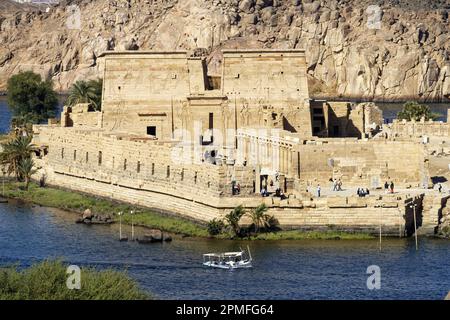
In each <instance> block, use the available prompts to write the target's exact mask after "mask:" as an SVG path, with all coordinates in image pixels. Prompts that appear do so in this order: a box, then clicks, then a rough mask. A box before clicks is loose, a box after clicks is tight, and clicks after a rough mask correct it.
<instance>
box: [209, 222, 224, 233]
mask: <svg viewBox="0 0 450 320" xmlns="http://www.w3.org/2000/svg"><path fill="white" fill-rule="evenodd" d="M224 228H225V224H224V223H223V221H222V220H217V219H212V220H211V221H209V222H208V233H209V234H210V235H211V236H216V235H218V234H221V233H222V231H223V229H224Z"/></svg>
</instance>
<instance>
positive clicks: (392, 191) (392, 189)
mask: <svg viewBox="0 0 450 320" xmlns="http://www.w3.org/2000/svg"><path fill="white" fill-rule="evenodd" d="M390 187H391V193H394V182H393V181H391V185H390Z"/></svg>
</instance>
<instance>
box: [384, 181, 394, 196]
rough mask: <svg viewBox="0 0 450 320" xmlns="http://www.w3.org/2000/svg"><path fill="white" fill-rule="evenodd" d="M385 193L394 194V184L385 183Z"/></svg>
mask: <svg viewBox="0 0 450 320" xmlns="http://www.w3.org/2000/svg"><path fill="white" fill-rule="evenodd" d="M384 192H386V193H394V182H392V181H391V183H388V182H387V181H386V182H385V183H384Z"/></svg>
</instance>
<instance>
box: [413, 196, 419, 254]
mask: <svg viewBox="0 0 450 320" xmlns="http://www.w3.org/2000/svg"><path fill="white" fill-rule="evenodd" d="M412 207H413V212H414V237H415V238H416V251H417V250H419V244H418V242H417V219H416V207H417V204H413V205H412Z"/></svg>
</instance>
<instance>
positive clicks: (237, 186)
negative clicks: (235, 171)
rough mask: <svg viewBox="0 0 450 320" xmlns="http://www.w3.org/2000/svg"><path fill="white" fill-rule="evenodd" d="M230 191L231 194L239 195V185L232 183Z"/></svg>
mask: <svg viewBox="0 0 450 320" xmlns="http://www.w3.org/2000/svg"><path fill="white" fill-rule="evenodd" d="M232 193H233V195H239V194H240V193H241V185H240V184H239V183H237V184H233V186H232Z"/></svg>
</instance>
